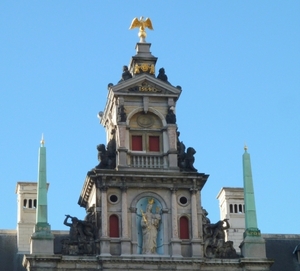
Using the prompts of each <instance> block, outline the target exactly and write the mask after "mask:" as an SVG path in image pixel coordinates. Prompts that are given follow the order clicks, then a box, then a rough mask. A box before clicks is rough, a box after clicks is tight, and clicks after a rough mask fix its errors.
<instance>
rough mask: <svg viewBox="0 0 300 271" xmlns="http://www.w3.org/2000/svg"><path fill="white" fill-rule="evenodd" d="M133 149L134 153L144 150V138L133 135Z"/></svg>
mask: <svg viewBox="0 0 300 271" xmlns="http://www.w3.org/2000/svg"><path fill="white" fill-rule="evenodd" d="M131 139H132V142H131V147H132V150H133V151H142V150H143V138H142V136H136V135H133V136H132V137H131Z"/></svg>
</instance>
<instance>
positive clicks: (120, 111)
mask: <svg viewBox="0 0 300 271" xmlns="http://www.w3.org/2000/svg"><path fill="white" fill-rule="evenodd" d="M125 111H126V110H125V107H124V105H120V106H119V107H118V122H125V121H126V119H127V115H126V112H125Z"/></svg>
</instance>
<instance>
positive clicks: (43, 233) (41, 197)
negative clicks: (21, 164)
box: [30, 135, 54, 254]
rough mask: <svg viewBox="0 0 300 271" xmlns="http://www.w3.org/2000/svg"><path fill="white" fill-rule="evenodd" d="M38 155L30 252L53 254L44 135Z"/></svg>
mask: <svg viewBox="0 0 300 271" xmlns="http://www.w3.org/2000/svg"><path fill="white" fill-rule="evenodd" d="M40 143H41V145H40V147H39V156H38V185H37V210H36V224H35V228H34V233H33V234H32V236H31V246H30V252H31V253H34V254H41V253H51V254H53V239H54V237H53V235H52V233H51V228H50V225H49V224H48V205H47V175H46V147H45V146H44V144H45V141H44V135H42V139H41V141H40Z"/></svg>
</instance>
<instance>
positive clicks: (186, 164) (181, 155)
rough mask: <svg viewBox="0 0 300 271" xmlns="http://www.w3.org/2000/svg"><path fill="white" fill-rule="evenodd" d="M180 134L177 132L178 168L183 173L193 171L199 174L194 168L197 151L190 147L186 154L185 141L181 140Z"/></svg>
mask: <svg viewBox="0 0 300 271" xmlns="http://www.w3.org/2000/svg"><path fill="white" fill-rule="evenodd" d="M179 135H180V132H177V159H178V167H179V168H180V170H182V171H192V172H197V169H195V167H194V162H195V157H194V155H195V153H196V151H195V149H194V148H192V147H188V148H187V150H186V152H185V145H184V144H183V141H180V140H179Z"/></svg>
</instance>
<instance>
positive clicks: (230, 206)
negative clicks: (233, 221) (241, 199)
mask: <svg viewBox="0 0 300 271" xmlns="http://www.w3.org/2000/svg"><path fill="white" fill-rule="evenodd" d="M229 209H230V213H233V206H232V204H230V205H229Z"/></svg>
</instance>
